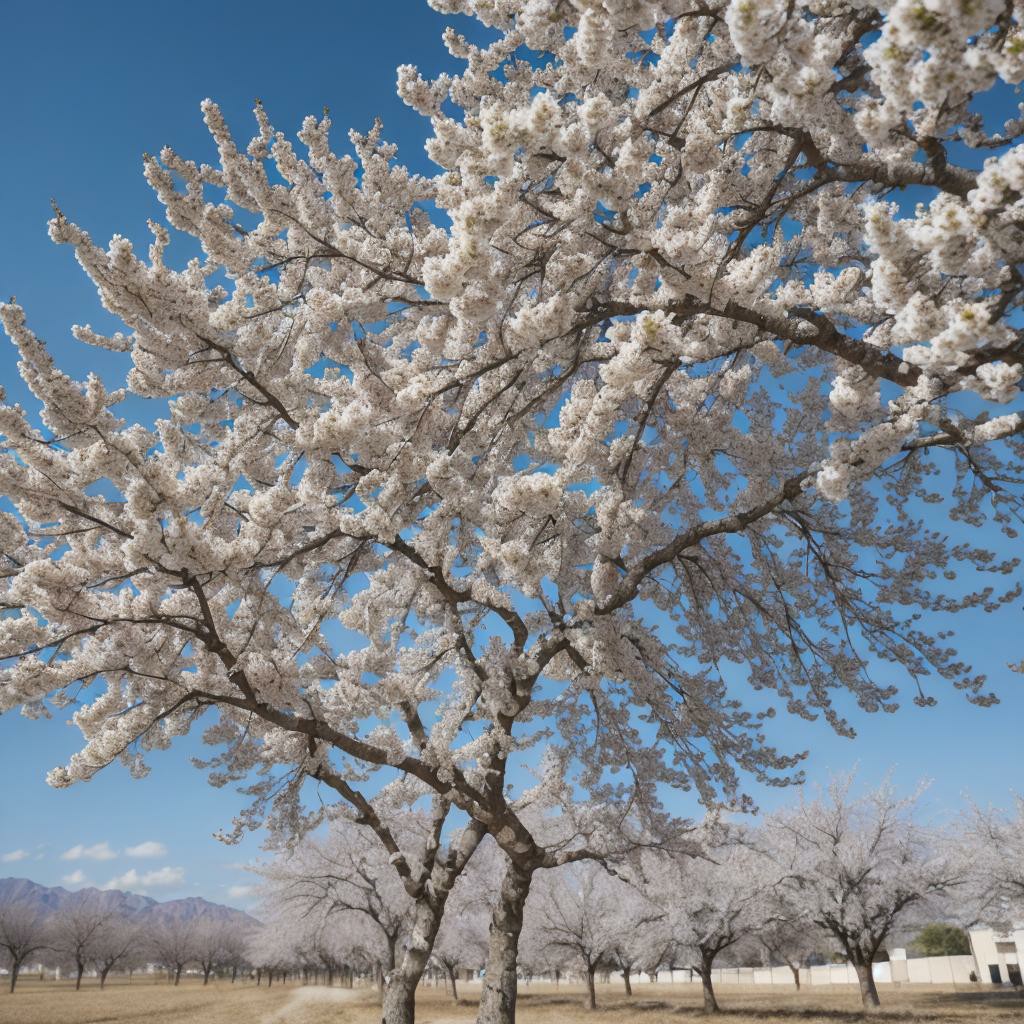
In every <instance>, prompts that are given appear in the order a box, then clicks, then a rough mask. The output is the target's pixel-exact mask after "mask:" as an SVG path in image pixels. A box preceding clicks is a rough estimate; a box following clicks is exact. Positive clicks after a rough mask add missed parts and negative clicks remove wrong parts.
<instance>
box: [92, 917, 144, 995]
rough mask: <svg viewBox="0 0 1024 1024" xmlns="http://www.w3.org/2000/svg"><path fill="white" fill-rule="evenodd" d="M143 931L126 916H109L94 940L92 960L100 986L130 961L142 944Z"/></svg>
mask: <svg viewBox="0 0 1024 1024" xmlns="http://www.w3.org/2000/svg"><path fill="white" fill-rule="evenodd" d="M141 939H142V931H141V929H140V928H139V926H138V925H137V924H134V923H133V922H131V921H129V920H127V919H126V918H124V917H115V916H112V917H108V918H107V919H106V920H105V921H104V922H103V924H102V925H101V926H100V928H99V929H98V930H97V932H96V934H95V935H94V936H93V940H92V960H93V964H94V965H95V967H96V973H97V975H98V976H99V979H100V988H103V987H104V986H105V985H106V984H107V976H108V975H109V974H110V972H111V971H112V970H113V969H114V968H115V967H118V966H122V967H123V966H124V965H126V964H128V963H129V961H130V960H131V959H132V956H133V954H135V953H136V952H137V951H138V949H139V946H140V944H141Z"/></svg>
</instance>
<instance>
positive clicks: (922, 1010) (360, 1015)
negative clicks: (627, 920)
mask: <svg viewBox="0 0 1024 1024" xmlns="http://www.w3.org/2000/svg"><path fill="white" fill-rule="evenodd" d="M636 988H637V992H636V995H634V996H633V998H632V999H629V1000H627V999H626V998H625V996H623V994H622V992H621V989H620V988H619V987H618V986H614V985H612V986H602V987H601V988H600V989H599V991H598V1000H599V1002H600V1003H601V1005H600V1006H599V1008H598V1010H597V1011H596V1012H595V1013H590V1012H588V1011H587V1010H586V1009H584V1008H583V1005H582V1000H583V991H582V989H580V988H577V987H575V986H568V985H562V986H561V987H560V988H559V989H557V990H556V989H555V988H554V987H553V986H551V985H537V984H534V985H529V986H526V985H524V986H523V987H522V990H521V995H520V1003H519V1007H520V1012H519V1014H518V1019H519V1021H520V1022H521V1024H583V1022H588V1024H684V1022H685V1021H689V1020H697V1019H705V1020H706V1019H707V1018H705V1017H704V1014H703V1013H702V1011H701V1009H700V989H699V986H696V985H684V984H678V985H642V986H640V985H638V986H636ZM718 995H719V1002H720V1003H721V1005H722V1010H723V1013H722V1014H721V1015H720V1019H721V1020H722V1024H818V1022H820V1024H853V1022H859V1021H863V1020H865V1019H869V1020H875V1021H894V1022H895V1021H900V1022H902V1021H906V1022H912V1024H917V1022H920V1024H1020V1022H1021V1021H1024V997H1022V996H1021V995H1019V994H1014V993H1012V992H1009V993H1008V992H1004V991H997V990H993V989H991V988H986V987H982V986H978V985H976V986H971V987H970V988H966V987H961V988H960V989H959V990H954V989H953V988H951V987H944V986H938V985H920V986H903V987H901V988H900V989H892V988H888V987H886V988H883V989H882V991H881V997H882V1003H883V1007H882V1010H881V1011H880V1012H879V1013H875V1014H872V1015H870V1017H868V1018H865V1016H864V1015H863V1014H862V1013H861V1010H860V1004H859V999H858V996H857V993H856V990H855V989H853V988H852V987H851V988H846V987H841V986H834V987H830V988H828V989H824V988H814V989H805V990H804V991H803V992H800V993H797V992H795V991H793V990H792V989H790V990H785V989H779V988H776V989H773V990H767V989H766V988H765V987H758V988H752V987H742V986H737V985H731V986H724V985H723V986H722V987H721V990H720V991H719V994H718ZM476 996H477V992H476V991H474V989H473V988H472V987H469V986H467V987H466V992H465V995H464V998H463V999H462V1000H461V1001H460V1003H459V1005H457V1006H456V1005H455V1004H453V1003H452V1001H451V999H450V998H448V997H447V996H446V995H445V993H444V990H443V989H435V988H432V987H427V988H425V989H423V990H421V992H420V996H419V999H418V1002H417V1006H418V1012H417V1019H418V1022H419V1024H463V1022H469V1021H472V1020H473V1019H474V1016H475V1009H476V1005H475V1004H476ZM379 1014H380V1010H379V1008H378V1007H377V1005H376V1003H375V999H374V993H373V991H372V990H370V989H355V990H353V991H347V990H345V989H339V988H334V989H326V988H323V987H315V986H308V987H301V986H296V985H288V986H281V985H275V986H274V987H273V988H272V989H270V990H269V991H268V990H267V989H266V988H265V987H261V988H256V987H255V986H254V985H252V984H245V985H243V984H236V985H229V984H227V983H224V982H222V983H211V984H210V985H209V986H208V987H207V988H203V987H202V986H201V985H199V984H198V983H196V982H193V981H184V982H182V984H181V986H180V987H179V988H177V989H175V988H173V987H171V986H169V985H167V984H166V983H160V984H154V983H153V981H152V980H142V981H139V980H138V979H136V980H135V981H134V983H133V984H131V985H128V984H125V983H121V982H115V983H112V984H109V985H108V986H107V989H106V991H103V992H101V991H99V989H98V988H97V987H96V986H95V983H92V984H89V983H88V982H87V983H86V986H85V987H83V989H82V991H81V992H75V991H74V988H73V987H72V986H71V985H69V984H68V983H59V984H54V983H39V982H33V981H26V982H25V983H24V985H23V986H19V990H18V992H16V993H15V994H14V995H13V996H9V995H7V994H6V993H4V994H0V1024H378V1022H379V1020H380V1016H379Z"/></svg>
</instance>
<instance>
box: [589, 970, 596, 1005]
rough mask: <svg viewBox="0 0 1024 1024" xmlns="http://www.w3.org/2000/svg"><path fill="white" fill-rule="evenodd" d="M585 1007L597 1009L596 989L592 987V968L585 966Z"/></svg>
mask: <svg viewBox="0 0 1024 1024" xmlns="http://www.w3.org/2000/svg"><path fill="white" fill-rule="evenodd" d="M587 1009H588V1010H596V1009H597V989H596V988H595V987H594V968H593V967H588V968H587Z"/></svg>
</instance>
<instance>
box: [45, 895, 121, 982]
mask: <svg viewBox="0 0 1024 1024" xmlns="http://www.w3.org/2000/svg"><path fill="white" fill-rule="evenodd" d="M110 916H111V913H110V911H109V910H107V909H106V908H104V907H101V906H100V905H99V904H98V903H97V902H96V901H95V900H84V901H83V902H81V903H78V904H75V905H74V906H71V907H68V908H66V909H64V910H62V911H60V912H59V913H58V914H56V915H55V916H54V918H53V921H52V932H53V947H54V949H55V950H56V951H57V952H58V953H60V954H62V955H63V956H65V957H67V958H68V960H69V961H70V962H71V964H73V965H74V969H75V991H78V990H79V989H80V988H81V987H82V975H83V974H85V969H86V967H87V966H88V965H89V964H90V963H91V962H92V960H93V959H94V957H95V955H96V946H97V940H98V938H99V936H100V933H101V932H102V930H103V927H104V926H105V925H106V923H107V921H108V920H109V918H110Z"/></svg>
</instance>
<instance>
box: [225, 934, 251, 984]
mask: <svg viewBox="0 0 1024 1024" xmlns="http://www.w3.org/2000/svg"><path fill="white" fill-rule="evenodd" d="M248 949H249V929H247V928H239V927H237V926H230V927H225V928H224V929H223V932H222V935H221V957H222V963H223V965H224V967H225V968H226V969H227V970H229V971H230V972H231V984H232V985H233V984H234V983H235V980H236V979H237V978H238V972H239V971H241V970H244V969H245V968H246V967H247V966H248V963H249V959H248Z"/></svg>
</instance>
